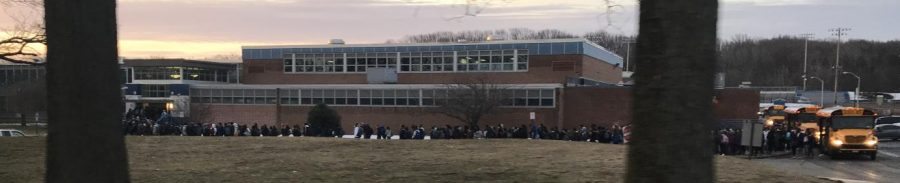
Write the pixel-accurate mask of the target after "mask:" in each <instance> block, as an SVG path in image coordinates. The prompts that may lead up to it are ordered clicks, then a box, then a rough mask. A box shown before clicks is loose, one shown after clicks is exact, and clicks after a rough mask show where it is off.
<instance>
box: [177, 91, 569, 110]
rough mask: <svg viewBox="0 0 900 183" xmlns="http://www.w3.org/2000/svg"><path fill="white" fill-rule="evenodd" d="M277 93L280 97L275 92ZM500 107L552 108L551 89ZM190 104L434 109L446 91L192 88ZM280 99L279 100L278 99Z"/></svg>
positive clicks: (512, 97) (520, 94)
mask: <svg viewBox="0 0 900 183" xmlns="http://www.w3.org/2000/svg"><path fill="white" fill-rule="evenodd" d="M278 92H280V94H279V93H278ZM502 92H504V93H503V95H501V96H503V98H504V100H503V105H504V106H514V107H553V106H555V105H554V102H555V90H553V89H509V90H503V91H502ZM191 94H192V95H191V102H194V103H215V104H276V103H279V100H280V103H281V104H282V105H305V106H309V105H315V104H321V103H324V104H328V105H338V106H436V105H441V104H442V103H443V102H447V101H448V100H450V98H451V97H450V96H451V95H453V94H452V92H451V91H449V90H447V89H287V90H281V91H276V90H274V89H192V91H191ZM279 96H280V97H279Z"/></svg>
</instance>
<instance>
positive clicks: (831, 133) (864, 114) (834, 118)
mask: <svg viewBox="0 0 900 183" xmlns="http://www.w3.org/2000/svg"><path fill="white" fill-rule="evenodd" d="M816 116H817V117H818V118H819V131H820V132H822V133H821V134H820V137H819V139H822V140H820V141H819V145H820V147H821V149H822V152H823V153H825V154H827V155H829V156H831V157H835V156H836V155H840V154H867V155H869V156H870V157H871V159H872V160H875V155H877V154H878V138H877V137H875V135H874V133H873V127H874V125H875V117H876V116H877V114H876V113H875V112H873V111H871V110H866V109H863V108H856V107H840V106H838V107H830V108H825V109H821V110H819V111H818V112H816Z"/></svg>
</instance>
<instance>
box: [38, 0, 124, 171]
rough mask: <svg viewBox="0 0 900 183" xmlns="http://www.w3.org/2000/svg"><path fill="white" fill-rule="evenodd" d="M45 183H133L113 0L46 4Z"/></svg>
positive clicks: (62, 0) (54, 0) (52, 0)
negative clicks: (46, 129)
mask: <svg viewBox="0 0 900 183" xmlns="http://www.w3.org/2000/svg"><path fill="white" fill-rule="evenodd" d="M44 8H45V14H46V16H45V17H46V19H45V21H46V28H47V60H48V61H47V63H48V64H47V99H48V100H47V102H48V110H47V113H48V115H49V118H48V119H49V122H48V124H49V129H48V138H47V172H46V181H47V182H129V177H128V157H127V153H126V151H125V142H124V136H123V134H122V128H121V122H122V121H121V120H122V112H123V110H124V109H123V106H122V98H121V89H120V88H119V87H120V85H119V78H120V76H119V66H118V62H117V61H118V55H117V50H116V49H117V48H116V39H117V37H116V1H115V0H46V1H45V6H44Z"/></svg>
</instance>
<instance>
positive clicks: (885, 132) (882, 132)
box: [875, 124, 900, 141]
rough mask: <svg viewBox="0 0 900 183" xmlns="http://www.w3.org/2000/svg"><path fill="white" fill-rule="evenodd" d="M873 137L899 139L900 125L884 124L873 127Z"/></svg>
mask: <svg viewBox="0 0 900 183" xmlns="http://www.w3.org/2000/svg"><path fill="white" fill-rule="evenodd" d="M875 137H878V139H891V140H895V141H896V140H900V125H896V124H885V125H881V126H879V127H875Z"/></svg>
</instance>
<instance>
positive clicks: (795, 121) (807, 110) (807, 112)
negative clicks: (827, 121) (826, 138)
mask: <svg viewBox="0 0 900 183" xmlns="http://www.w3.org/2000/svg"><path fill="white" fill-rule="evenodd" d="M819 109H821V107H819V106H817V105H808V106H793V107H788V108H785V109H784V113H785V114H786V117H787V121H788V124H789V126H791V127H796V128H798V129H799V130H800V131H806V130H807V129H811V130H812V131H813V133H814V134H816V136H815V137H816V138H818V137H819V118H818V117H816V112H819Z"/></svg>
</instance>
